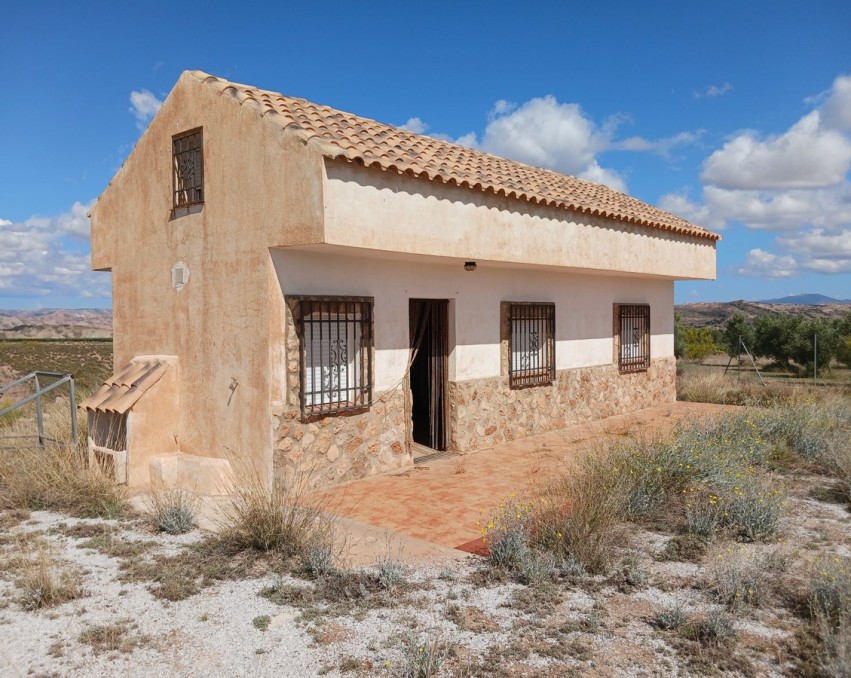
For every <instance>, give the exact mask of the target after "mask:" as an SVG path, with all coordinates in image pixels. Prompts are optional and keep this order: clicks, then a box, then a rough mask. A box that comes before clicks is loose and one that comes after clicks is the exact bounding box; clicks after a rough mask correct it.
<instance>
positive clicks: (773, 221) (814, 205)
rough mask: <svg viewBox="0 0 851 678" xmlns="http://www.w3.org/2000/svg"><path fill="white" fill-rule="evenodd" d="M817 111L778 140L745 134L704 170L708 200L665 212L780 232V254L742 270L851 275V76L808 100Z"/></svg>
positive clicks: (668, 205)
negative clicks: (850, 176) (850, 175)
mask: <svg viewBox="0 0 851 678" xmlns="http://www.w3.org/2000/svg"><path fill="white" fill-rule="evenodd" d="M806 102H807V103H808V104H810V105H813V106H815V109H814V110H812V111H811V112H809V113H807V114H806V115H804V116H803V117H802V118H801V119H800V120H798V121H797V122H796V123H794V124H793V125H791V126H790V127H789V129H788V130H786V131H785V132H783V133H781V134H777V135H774V136H763V135H760V134H759V133H758V132H755V131H745V132H740V133H739V134H737V135H736V136H735V137H734V138H732V139H731V140H730V141H728V142H727V143H726V144H724V146H723V147H722V148H720V149H718V150H717V151H715V152H714V153H712V155H710V156H709V157H708V158H707V159H706V161H705V163H704V166H703V174H702V177H701V179H702V181H703V184H704V185H703V191H702V196H701V198H702V199H701V201H692V200H690V199H689V198H688V197H686V196H685V195H680V194H670V195H666V196H663V197H662V198H661V200H660V201H659V205H660V207H662V208H663V209H666V210H668V211H671V212H674V213H675V214H679V215H680V216H682V217H684V218H686V219H688V220H689V221H693V222H694V223H697V224H700V225H702V226H708V227H709V228H714V229H720V228H723V227H725V226H727V225H729V223H730V222H740V223H743V224H744V225H745V226H746V227H748V228H752V229H759V230H764V231H773V232H776V233H779V234H780V236H779V237H778V238H777V240H776V243H775V244H776V246H777V249H778V252H777V253H773V252H768V251H765V250H762V249H753V250H751V251H750V252H749V253H748V255H747V257H746V259H745V261H744V262H743V263H742V265H741V267H740V268H738V269H737V272H738V273H740V274H741V275H750V276H759V277H767V278H782V277H788V276H791V275H795V274H796V273H798V272H802V271H810V272H815V273H822V274H834V273H851V180H849V171H851V76H847V75H844V76H840V77H838V78H836V79H835V80H834V82H833V84H832V86H831V88H830V90H828V91H827V92H822V93H820V94H818V95H816V96H814V97H810V98H808V99H807V100H806Z"/></svg>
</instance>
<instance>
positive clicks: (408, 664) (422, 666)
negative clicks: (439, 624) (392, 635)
mask: <svg viewBox="0 0 851 678" xmlns="http://www.w3.org/2000/svg"><path fill="white" fill-rule="evenodd" d="M450 650H451V648H450V646H449V644H448V643H447V642H446V641H445V640H443V639H442V638H439V637H438V638H425V639H421V640H416V639H414V638H413V637H409V638H408V640H407V642H406V643H405V648H404V657H403V661H402V667H401V676H403V678H431V676H436V675H437V674H438V671H440V667H441V666H442V665H443V663H444V662H445V661H446V660H447V659H448V658H449V655H450Z"/></svg>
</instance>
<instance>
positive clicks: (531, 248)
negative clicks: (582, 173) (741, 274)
mask: <svg viewBox="0 0 851 678" xmlns="http://www.w3.org/2000/svg"><path fill="white" fill-rule="evenodd" d="M325 174H326V176H325V180H324V182H323V197H324V204H325V236H324V242H325V243H327V244H329V245H338V246H343V247H359V248H365V249H370V250H376V251H385V252H402V253H409V254H416V255H424V256H430V255H431V256H434V255H438V256H446V257H456V258H461V259H483V260H488V261H500V262H505V263H509V264H512V265H513V264H516V265H520V266H522V265H529V264H539V265H544V266H553V267H561V268H565V269H567V268H570V269H574V270H592V271H596V272H602V273H611V272H622V273H628V274H633V275H652V276H656V277H667V278H676V279H713V278H715V241H714V240H710V239H707V238H698V237H693V236H686V235H678V234H675V233H672V232H670V231H664V230H661V229H657V228H649V227H644V226H635V225H631V224H627V223H625V222H621V221H614V220H611V219H601V218H599V217H594V216H591V215H588V214H579V213H577V212H572V211H570V210H566V209H562V208H557V207H547V206H542V205H534V204H531V203H528V202H525V201H523V200H518V199H515V198H507V197H500V196H496V195H493V194H489V193H484V192H482V191H477V190H470V189H467V188H460V187H457V186H449V185H447V184H443V183H440V182H436V181H425V180H423V179H415V178H413V177H409V176H405V175H399V174H396V173H393V172H382V171H379V170H376V169H371V168H364V167H360V166H358V165H356V164H353V163H347V162H340V161H338V162H331V161H326V163H325ZM281 244H284V243H281Z"/></svg>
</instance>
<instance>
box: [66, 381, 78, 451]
mask: <svg viewBox="0 0 851 678" xmlns="http://www.w3.org/2000/svg"><path fill="white" fill-rule="evenodd" d="M68 397H69V398H70V399H71V442H72V443H73V444H74V447H76V446H77V397H76V395H75V393H74V377H73V376H72V377H71V379H70V380H69V381H68Z"/></svg>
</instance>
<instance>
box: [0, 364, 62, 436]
mask: <svg viewBox="0 0 851 678" xmlns="http://www.w3.org/2000/svg"><path fill="white" fill-rule="evenodd" d="M39 378H42V379H55V381H53V382H51V383H49V384H47V385H46V386H42V385H41V383H40V382H39ZM30 381H32V384H33V386H34V393H31V394H30V395H28V396H26V397H24V398H21V399H20V400H18V401H17V402H14V403H12V404H11V405H9V406H8V407H5V408H3V409H2V410H0V417H2V416H3V415H5V414H9V413H10V412H13V411H15V410H17V409H18V408H20V407H23V406H24V405H27V404H29V403H31V402H32V401H35V412H36V424H37V426H38V434H36V435H18V436H0V440H9V439H13V438H17V439H20V438H38V444H39V445H41V446H42V447H44V443H45V442H46V441H50V442H53V443H61V442H62V441H60V440H56V439H55V438H47V437H45V435H44V407H43V405H42V402H41V399H42V397H44V396H45V395H46V394H48V393H50V392H51V391H53V390H55V389H57V388H59V387H60V386H63V385H65V384H68V400H69V406H70V408H71V440H72V441H73V443H74V445H76V444H77V402H76V394H75V391H74V377H73V376H72V375H70V374H67V373H63V372H41V371H37V372H30V373H29V374H27V375H26V376H23V377H21V378H20V379H18V380H16V381H13V382H12V383H10V384H6V385H5V386H3V387H2V388H0V396H2V395H3V394H4V393H6V392H7V391H10V390H11V389H13V388H14V387H15V386H20V385H21V384H26V383H27V382H30Z"/></svg>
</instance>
